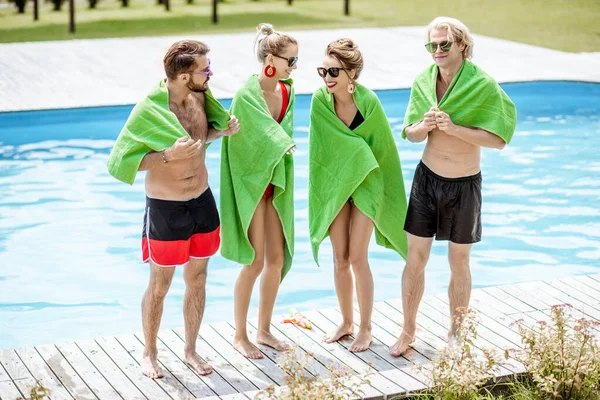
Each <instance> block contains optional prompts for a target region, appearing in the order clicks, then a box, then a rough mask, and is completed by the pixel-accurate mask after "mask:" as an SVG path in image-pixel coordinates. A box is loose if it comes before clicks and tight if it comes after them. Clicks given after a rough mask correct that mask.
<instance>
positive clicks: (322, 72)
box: [317, 67, 350, 78]
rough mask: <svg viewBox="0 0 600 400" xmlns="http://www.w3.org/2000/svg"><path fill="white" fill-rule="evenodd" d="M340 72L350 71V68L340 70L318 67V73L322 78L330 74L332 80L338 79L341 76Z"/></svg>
mask: <svg viewBox="0 0 600 400" xmlns="http://www.w3.org/2000/svg"><path fill="white" fill-rule="evenodd" d="M340 71H350V68H340V67H331V68H324V67H318V68H317V72H318V73H319V76H320V77H321V78H325V77H326V76H327V74H329V76H331V77H332V78H337V77H338V76H340Z"/></svg>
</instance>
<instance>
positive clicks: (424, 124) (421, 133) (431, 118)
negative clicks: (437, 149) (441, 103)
mask: <svg viewBox="0 0 600 400" xmlns="http://www.w3.org/2000/svg"><path fill="white" fill-rule="evenodd" d="M438 111H439V109H438V108H436V107H431V108H430V109H429V111H428V112H426V113H425V114H424V115H423V120H422V121H421V122H419V123H417V124H414V125H410V126H407V127H406V129H405V131H406V137H407V139H408V140H409V141H411V142H413V143H419V142H422V141H423V140H425V139H427V135H429V132H431V131H432V130H433V129H435V127H436V126H437V125H436V113H437V112H438Z"/></svg>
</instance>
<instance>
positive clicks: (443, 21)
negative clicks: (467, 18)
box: [427, 17, 473, 60]
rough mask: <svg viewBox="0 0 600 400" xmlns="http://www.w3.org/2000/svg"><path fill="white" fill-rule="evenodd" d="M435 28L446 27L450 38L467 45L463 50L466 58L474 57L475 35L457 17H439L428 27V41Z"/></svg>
mask: <svg viewBox="0 0 600 400" xmlns="http://www.w3.org/2000/svg"><path fill="white" fill-rule="evenodd" d="M434 29H445V30H446V31H447V32H448V40H450V41H452V42H456V43H457V44H459V43H463V44H464V45H465V49H464V50H463V58H464V59H466V60H469V59H471V58H472V57H473V36H472V35H471V31H469V28H467V26H466V25H465V24H463V23H462V22H460V21H459V20H457V19H456V18H450V17H437V18H436V19H434V20H433V21H431V23H430V24H429V26H428V27H427V40H428V41H429V35H430V34H431V31H432V30H434Z"/></svg>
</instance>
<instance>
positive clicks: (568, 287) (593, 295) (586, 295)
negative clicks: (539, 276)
mask: <svg viewBox="0 0 600 400" xmlns="http://www.w3.org/2000/svg"><path fill="white" fill-rule="evenodd" d="M544 283H546V284H547V285H550V286H552V287H554V288H555V289H558V290H560V291H562V292H564V293H568V294H570V295H571V296H572V297H575V298H576V299H578V300H580V301H581V302H583V303H585V304H587V305H588V306H590V307H593V308H594V309H596V310H600V301H598V298H599V297H600V292H597V291H596V290H594V289H592V288H591V287H589V286H587V285H585V284H583V283H581V282H579V281H577V280H575V279H571V278H567V279H560V280H558V281H550V282H544Z"/></svg>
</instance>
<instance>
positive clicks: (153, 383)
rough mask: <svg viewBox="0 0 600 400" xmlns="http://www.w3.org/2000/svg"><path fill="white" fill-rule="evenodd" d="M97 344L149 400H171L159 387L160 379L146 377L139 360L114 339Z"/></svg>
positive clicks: (101, 340)
mask: <svg viewBox="0 0 600 400" xmlns="http://www.w3.org/2000/svg"><path fill="white" fill-rule="evenodd" d="M96 343H98V345H99V346H100V347H101V348H102V350H103V351H104V352H105V353H106V355H107V356H108V357H109V358H110V359H111V360H112V361H113V362H114V363H115V364H116V365H117V366H118V367H119V369H120V370H121V371H123V373H124V374H125V375H126V376H127V378H129V380H130V381H131V382H133V384H134V385H135V386H136V387H137V388H138V389H139V390H140V391H141V392H142V393H144V395H145V396H146V397H147V398H149V399H171V396H170V395H168V394H167V393H166V392H165V391H164V389H163V388H162V387H161V386H159V383H158V382H157V380H158V379H157V380H154V379H150V378H148V377H146V376H144V374H143V373H142V369H141V368H140V365H139V364H138V362H137V360H135V359H134V358H133V356H131V355H130V354H129V353H128V352H127V351H126V350H125V349H124V348H123V346H121V344H120V343H119V342H118V341H117V340H116V339H115V338H114V337H103V338H100V339H96ZM163 379H164V378H163Z"/></svg>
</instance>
